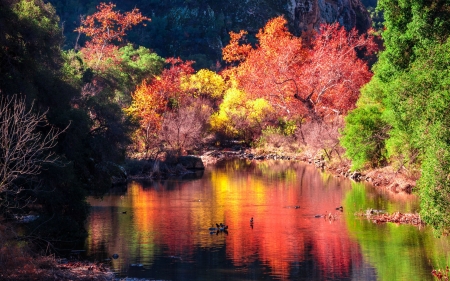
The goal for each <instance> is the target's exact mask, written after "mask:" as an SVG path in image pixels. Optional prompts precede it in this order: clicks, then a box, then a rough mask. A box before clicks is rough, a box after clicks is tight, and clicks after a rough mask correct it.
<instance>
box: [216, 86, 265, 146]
mask: <svg viewBox="0 0 450 281" xmlns="http://www.w3.org/2000/svg"><path fill="white" fill-rule="evenodd" d="M271 111H272V107H271V105H270V104H269V102H268V101H267V100H265V99H263V98H258V99H255V100H251V99H250V100H249V99H248V97H247V94H246V93H245V92H244V91H242V90H240V89H237V88H230V89H228V90H227V91H226V93H225V95H224V98H223V102H222V103H221V104H220V107H219V111H218V112H216V113H215V114H213V115H212V116H211V119H210V125H211V129H212V130H215V131H218V132H222V133H224V134H225V135H228V136H231V137H238V136H243V135H246V133H248V132H246V131H247V130H249V129H252V128H255V127H260V126H261V125H262V124H261V122H262V121H263V119H264V118H265V116H266V115H267V114H268V113H270V112H271Z"/></svg>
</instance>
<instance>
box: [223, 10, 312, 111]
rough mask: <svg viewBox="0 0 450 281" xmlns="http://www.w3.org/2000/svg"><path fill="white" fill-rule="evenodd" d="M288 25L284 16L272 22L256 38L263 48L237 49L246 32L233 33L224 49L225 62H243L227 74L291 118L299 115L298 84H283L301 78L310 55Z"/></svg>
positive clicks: (250, 94) (246, 47) (247, 90)
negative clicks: (296, 94) (295, 114)
mask: <svg viewBox="0 0 450 281" xmlns="http://www.w3.org/2000/svg"><path fill="white" fill-rule="evenodd" d="M286 24H287V22H286V20H285V19H284V18H283V17H277V18H274V19H272V20H270V21H269V22H268V23H267V24H266V26H265V27H264V28H263V29H261V30H260V31H259V32H258V34H257V35H256V36H257V38H258V39H259V45H258V46H257V48H255V49H252V48H250V49H249V45H243V46H240V47H238V46H236V42H238V40H239V39H241V37H242V36H243V35H244V34H245V33H244V32H242V31H241V32H240V33H239V34H231V35H232V42H231V43H230V45H229V46H226V47H225V48H224V59H225V60H227V61H230V60H231V59H234V60H235V61H237V60H239V61H241V63H240V64H239V65H238V66H237V67H235V68H231V69H230V70H227V71H225V72H224V74H225V75H229V76H232V77H234V78H235V79H236V80H237V82H238V85H239V87H240V88H242V89H243V90H244V91H245V92H246V93H247V95H248V97H249V98H251V99H255V98H264V99H266V100H268V101H269V102H270V103H271V105H272V106H274V107H275V108H278V109H280V112H282V113H283V114H284V115H291V114H292V113H294V112H296V113H298V108H299V107H298V105H296V103H298V101H296V100H295V99H294V94H295V93H296V90H295V85H294V84H293V83H283V81H286V80H289V79H293V78H294V77H297V76H299V75H300V71H301V65H302V64H303V62H304V61H305V59H306V55H307V53H306V51H305V50H304V49H303V48H302V43H301V39H300V38H297V37H294V36H293V35H292V34H291V33H289V31H288V30H287V28H286ZM233 35H238V36H237V37H236V36H233ZM232 51H234V52H232Z"/></svg>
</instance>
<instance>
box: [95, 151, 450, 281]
mask: <svg viewBox="0 0 450 281" xmlns="http://www.w3.org/2000/svg"><path fill="white" fill-rule="evenodd" d="M89 201H90V204H91V205H92V211H91V215H90V218H89V221H88V230H89V237H88V239H87V241H86V251H87V254H88V256H90V257H91V258H92V259H95V260H98V261H103V260H106V259H110V258H111V257H112V256H113V254H118V255H119V257H118V258H117V259H112V261H111V263H112V264H111V266H112V268H113V270H114V271H115V272H116V273H117V275H118V276H121V277H133V278H146V279H150V280H389V281H391V280H433V276H432V275H431V273H430V272H431V270H432V269H433V268H444V267H445V266H446V264H448V262H449V250H450V244H449V239H448V238H447V237H443V238H436V237H435V236H434V235H433V233H432V231H431V229H428V228H427V227H424V228H421V229H419V228H418V227H414V226H409V225H397V224H391V223H389V224H378V225H377V224H374V223H371V222H369V221H367V220H366V219H364V218H361V217H357V216H355V212H357V211H360V210H366V209H368V208H373V209H378V210H385V211H387V212H395V211H401V212H415V211H417V210H418V202H417V198H416V197H415V196H414V195H402V194H391V193H389V192H380V191H378V190H376V189H374V188H372V187H371V186H368V185H364V184H361V183H354V182H351V181H348V180H345V179H339V178H335V177H333V176H331V175H327V174H324V173H321V172H319V171H317V170H316V169H315V168H314V167H313V166H310V165H305V164H303V163H297V162H288V161H245V160H231V161H225V162H222V163H219V164H218V165H216V166H214V167H208V168H207V169H206V170H205V171H204V172H203V173H202V174H201V175H200V177H199V178H197V179H183V180H167V181H160V182H147V183H142V182H141V183H140V182H132V183H130V184H129V185H128V187H127V188H124V189H121V190H115V191H113V192H111V193H110V194H107V195H105V196H104V197H103V198H101V199H95V198H90V200H89ZM340 206H342V207H343V209H342V211H341V210H336V208H337V207H340ZM329 213H331V214H332V215H333V217H334V219H331V220H330V219H325V218H323V217H320V218H318V217H316V216H317V215H322V214H329ZM252 217H253V220H254V221H253V223H252V224H251V223H250V219H251V218H252ZM216 223H224V224H225V225H228V229H227V231H219V232H215V231H210V230H209V228H210V227H215V225H216Z"/></svg>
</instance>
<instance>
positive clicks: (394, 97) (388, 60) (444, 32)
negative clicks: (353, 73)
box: [343, 1, 450, 231]
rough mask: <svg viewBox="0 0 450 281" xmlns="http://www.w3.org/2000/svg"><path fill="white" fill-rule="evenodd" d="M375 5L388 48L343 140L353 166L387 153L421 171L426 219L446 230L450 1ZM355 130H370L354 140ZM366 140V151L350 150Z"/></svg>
mask: <svg viewBox="0 0 450 281" xmlns="http://www.w3.org/2000/svg"><path fill="white" fill-rule="evenodd" d="M379 6H380V8H381V9H382V11H383V13H384V17H385V31H384V32H383V34H382V36H383V39H384V42H385V50H384V51H383V52H382V53H381V54H380V57H379V61H378V63H377V64H376V66H375V68H374V71H375V76H374V79H372V81H371V82H370V83H369V85H367V87H365V89H364V91H363V95H362V98H361V102H360V103H359V105H358V108H357V109H356V110H355V111H354V112H352V113H351V114H350V115H349V116H348V117H347V127H346V129H345V131H344V134H345V137H344V142H343V144H344V145H345V146H346V147H347V148H348V155H349V156H350V157H351V158H352V159H354V160H356V162H355V163H356V164H357V166H358V167H360V166H362V164H363V163H365V164H366V165H374V164H375V165H376V164H379V163H382V162H383V160H384V159H385V158H388V159H389V161H390V163H392V164H393V165H395V166H397V167H398V168H399V169H404V168H406V169H407V170H409V171H410V172H414V170H417V169H420V170H421V178H420V180H419V184H418V189H419V194H420V196H421V208H422V209H421V214H422V216H423V219H425V220H426V221H427V222H428V223H430V224H432V225H433V226H434V227H435V228H436V229H437V230H438V231H445V230H448V229H449V227H450V224H449V221H448V220H449V216H448V214H449V211H450V204H449V200H448V199H449V194H450V182H449V179H448V174H449V171H450V165H449V164H448V151H449V141H450V138H449V136H450V135H449V129H448V128H449V118H448V116H449V115H448V102H449V98H450V96H449V91H448V86H449V83H448V74H449V73H448V71H449V58H450V53H449V51H448V50H449V48H448V47H449V35H450V33H449V30H450V26H449V24H450V21H449V19H450V6H449V4H448V3H447V2H445V1H431V2H424V1H380V2H379ZM368 112H372V113H371V114H367V113H368ZM358 128H360V129H362V131H363V132H367V133H365V134H363V135H361V136H359V137H358V138H352V135H353V136H354V133H352V132H353V131H355V130H358ZM386 128H388V130H386ZM375 140H376V141H375ZM366 145H369V146H370V148H367V149H366V151H368V153H366V154H365V155H357V154H355V153H353V152H352V151H353V148H354V147H363V146H366ZM384 148H386V150H384ZM355 168H356V167H355Z"/></svg>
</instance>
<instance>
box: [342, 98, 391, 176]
mask: <svg viewBox="0 0 450 281" xmlns="http://www.w3.org/2000/svg"><path fill="white" fill-rule="evenodd" d="M389 129H390V126H389V125H388V124H387V123H386V122H384V121H383V119H382V111H381V109H380V108H379V107H378V106H377V105H364V106H361V107H358V108H356V109H354V110H353V111H351V112H350V113H349V114H348V115H347V117H346V118H345V127H344V130H343V131H342V137H341V144H342V146H343V147H344V148H345V149H346V152H345V155H346V156H347V157H349V158H350V159H351V160H352V169H353V170H357V169H360V168H363V167H365V166H372V167H374V166H379V165H381V164H383V163H384V162H385V161H386V149H385V146H386V144H385V141H386V139H387V138H388V131H389Z"/></svg>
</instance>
